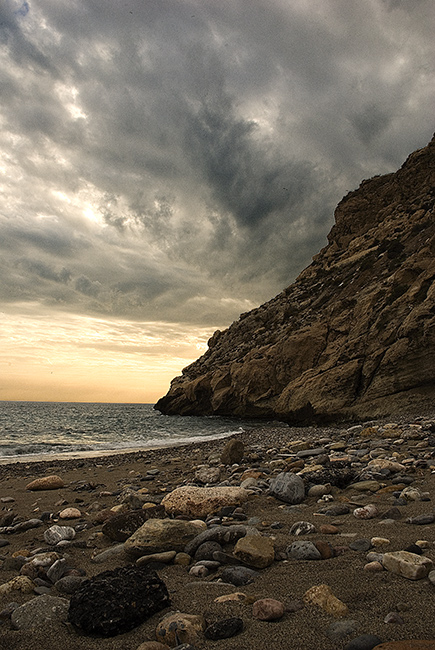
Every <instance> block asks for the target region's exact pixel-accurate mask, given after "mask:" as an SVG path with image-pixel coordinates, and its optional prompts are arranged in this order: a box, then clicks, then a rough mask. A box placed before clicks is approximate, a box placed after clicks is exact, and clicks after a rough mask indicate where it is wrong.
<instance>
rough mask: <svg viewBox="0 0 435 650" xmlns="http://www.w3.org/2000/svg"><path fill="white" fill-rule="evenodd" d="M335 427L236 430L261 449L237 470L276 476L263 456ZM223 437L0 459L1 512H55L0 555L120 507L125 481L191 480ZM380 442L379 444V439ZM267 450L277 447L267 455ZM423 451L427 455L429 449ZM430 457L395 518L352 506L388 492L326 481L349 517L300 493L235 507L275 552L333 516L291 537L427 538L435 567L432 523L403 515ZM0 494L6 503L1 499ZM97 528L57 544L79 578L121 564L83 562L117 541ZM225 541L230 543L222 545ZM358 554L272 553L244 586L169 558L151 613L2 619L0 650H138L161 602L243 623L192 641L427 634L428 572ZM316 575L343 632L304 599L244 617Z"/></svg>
mask: <svg viewBox="0 0 435 650" xmlns="http://www.w3.org/2000/svg"><path fill="white" fill-rule="evenodd" d="M339 435H340V431H339V430H337V429H327V428H323V429H316V428H309V429H308V428H307V429H292V428H290V427H289V428H283V427H280V428H277V429H267V430H266V429H258V430H253V431H250V432H246V433H244V434H237V435H236V436H234V437H235V438H239V439H241V440H242V441H243V442H244V445H245V456H248V457H249V452H255V453H257V455H259V456H261V453H259V450H260V452H261V450H263V452H262V453H263V454H264V456H263V458H261V457H260V458H259V459H258V460H257V461H256V462H254V461H252V460H246V461H245V460H243V461H242V466H241V467H242V468H244V469H248V468H251V467H255V466H257V467H258V466H260V467H261V466H268V467H269V468H270V467H272V473H273V472H275V473H277V472H278V471H282V468H281V466H280V464H279V462H278V464H277V465H276V466H275V468H274V467H273V464H272V466H271V465H270V464H269V465H268V463H270V459H273V458H278V460H279V456H278V452H279V450H280V449H282V448H285V447H286V445H287V444H288V443H289V442H290V441H292V440H296V439H303V440H312V441H313V446H314V445H315V444H316V443H317V441H318V440H319V439H322V438H325V437H327V436H329V437H330V438H331V439H332V440H334V439H336V438H337V436H339ZM426 436H427V432H426ZM423 437H424V436H423ZM226 442H227V441H226V440H217V441H207V442H202V443H200V444H198V443H193V444H189V445H184V446H182V447H170V448H164V449H157V450H144V451H135V452H133V453H125V454H114V455H112V454H111V455H106V456H101V457H97V458H89V457H87V458H74V459H67V460H65V459H61V460H60V459H56V460H54V459H52V460H46V461H39V462H24V463H13V464H9V465H2V466H0V498H1V499H2V503H1V511H0V514H1V516H3V517H4V516H5V515H7V513H8V512H13V513H14V514H15V515H18V516H20V517H21V519H22V520H23V521H24V520H27V519H31V518H37V517H39V516H40V515H41V513H44V512H50V513H52V515H53V516H54V519H52V520H51V521H47V522H44V524H43V526H41V527H38V528H35V529H31V530H27V531H25V532H21V533H16V534H11V535H4V534H1V533H0V538H1V539H5V540H7V541H8V542H9V543H10V544H9V545H7V546H4V547H3V548H0V555H1V557H2V558H3V559H4V560H5V559H6V558H10V557H11V556H12V555H13V554H14V553H16V552H17V551H23V550H27V551H33V550H35V549H36V548H40V547H43V548H47V545H46V544H45V542H44V538H43V533H44V530H46V529H47V528H48V527H49V526H51V525H53V524H54V523H58V524H60V525H72V526H76V525H77V524H78V523H84V522H92V521H94V518H95V515H96V513H97V512H98V510H101V509H103V508H111V507H113V506H115V505H117V504H119V501H118V499H117V495H118V494H119V492H120V491H122V489H123V488H125V487H126V486H128V485H132V486H134V487H135V488H136V489H137V488H146V489H147V490H148V491H149V496H150V500H154V501H158V500H159V499H160V498H161V497H162V496H163V495H165V494H166V493H168V492H170V491H171V490H172V489H174V488H175V487H177V486H179V485H182V484H184V483H186V482H189V481H193V478H194V475H195V471H196V469H197V467H198V465H202V464H206V463H207V461H208V458H209V457H210V455H211V454H213V453H214V454H215V455H216V454H220V452H221V451H222V450H223V448H224V446H225V444H226ZM386 445H387V443H385V445H384V446H386ZM269 447H270V448H274V449H275V450H276V451H275V452H271V453H269V454H267V453H266V452H267V449H268V448H269ZM422 451H426V453H427V448H426V449H423V450H422ZM429 451H430V449H429ZM432 464H435V458H434V459H433V460H432V461H430V462H429V463H427V466H426V467H425V468H417V469H416V470H413V474H412V478H413V479H414V482H413V487H417V488H418V489H419V490H420V491H421V492H428V493H429V495H430V497H431V498H432V501H413V502H412V503H411V502H410V503H409V504H408V505H406V506H404V507H403V510H402V511H403V516H402V518H401V519H400V520H397V521H394V522H392V523H390V524H389V525H383V524H382V520H381V519H380V518H379V517H378V518H375V519H370V520H362V519H356V518H355V517H354V516H353V514H352V509H353V508H355V507H356V505H357V503H358V499H360V502H361V505H363V504H364V503H369V502H371V503H375V504H376V505H377V506H378V508H379V510H380V511H381V512H383V511H387V510H388V509H389V508H390V507H391V499H392V496H391V492H386V493H385V492H384V493H375V494H372V493H363V495H362V496H361V493H359V494H357V493H356V492H355V491H352V489H349V488H347V489H343V490H336V491H335V495H334V498H335V500H334V503H342V502H347V503H349V502H350V503H351V505H352V504H353V503H354V502H353V499H357V501H356V502H355V503H354V505H352V509H351V512H350V514H348V515H344V516H335V517H326V516H324V515H318V514H316V513H317V512H318V510H319V507H320V506H319V504H318V503H317V499H316V498H314V497H307V498H306V499H305V500H304V502H303V503H302V504H301V505H300V506H299V507H297V508H293V509H291V508H286V507H285V504H284V503H283V502H282V501H279V500H278V499H276V498H274V497H271V496H269V495H268V494H267V492H266V491H263V492H262V493H261V494H259V495H252V496H251V497H250V499H249V500H248V501H247V502H246V503H244V504H243V506H242V508H243V512H244V513H245V514H246V516H247V518H248V519H250V518H253V517H257V518H258V521H259V523H258V524H257V528H258V529H259V531H260V532H261V533H262V534H264V535H268V536H272V538H273V539H274V545H275V548H276V549H277V550H282V551H283V550H285V548H286V547H287V546H288V545H289V544H291V543H292V542H293V541H295V539H299V538H296V537H295V536H294V535H293V536H292V535H290V533H289V530H290V527H291V526H292V524H294V523H295V522H296V521H301V520H304V521H309V522H311V523H313V524H315V525H316V527H318V526H320V524H324V523H332V524H336V525H337V528H338V529H339V533H338V534H336V535H325V534H320V533H314V534H312V535H309V536H303V537H302V538H301V539H309V540H324V541H327V542H329V543H330V544H332V545H333V546H334V547H339V546H344V547H346V546H347V545H348V544H349V542H350V541H352V540H354V539H359V538H368V539H371V538H372V537H374V536H378V537H385V538H388V539H389V540H390V543H389V545H388V547H383V548H382V551H387V550H388V551H398V550H403V549H405V548H406V547H408V546H409V545H410V544H413V543H415V542H416V541H417V540H426V541H427V542H428V548H427V550H426V551H425V556H426V557H428V558H430V559H431V560H433V562H434V564H435V545H434V541H435V524H428V525H423V526H416V525H410V524H408V523H406V518H407V517H411V516H412V517H414V516H416V515H419V514H427V513H432V512H433V511H434V502H433V498H434V495H435V474H433V473H432V469H431V465H432ZM153 469H155V470H159V471H158V473H157V474H156V475H155V478H154V479H152V480H144V476H145V475H146V473H147V471H149V470H153ZM52 474H56V475H58V476H60V477H61V478H62V479H63V481H64V483H65V487H62V488H60V489H56V490H45V491H38V492H32V491H29V490H27V489H26V485H27V484H28V483H29V482H30V481H32V480H33V479H35V478H38V477H41V476H47V475H52ZM239 474H240V472H239ZM226 476H228V477H229V478H230V479H231V473H230V468H226V470H225V472H224V476H223V478H225V477H226ZM385 484H386V485H390V484H391V480H389V479H386V480H385ZM10 498H13V499H14V501H10ZM69 506H72V507H76V508H79V509H80V511H81V513H82V518H81V519H79V520H74V521H72V522H71V521H62V520H60V521H56V514H57V513H59V512H60V511H61V510H62V509H63V508H65V507H69ZM276 522H280V523H281V524H282V527H281V528H278V529H277V528H275V527H272V528H271V527H270V526H271V524H274V523H276ZM236 523H238V522H236ZM241 523H244V522H241ZM100 531H101V525H92V526H90V527H89V528H86V529H85V530H82V531H80V532H79V533H78V534H77V537H76V540H75V541H77V540H79V541H80V542H81V544H79V545H74V544H73V545H71V546H69V547H68V548H67V549H65V550H64V551H63V552H62V553H63V556H64V557H65V558H67V561H68V565H69V566H71V567H75V568H79V569H83V570H84V571H85V572H86V576H87V577H91V576H94V575H97V574H98V573H100V572H102V571H106V570H108V569H114V568H115V567H117V566H126V565H127V564H128V562H127V561H126V560H125V559H121V558H118V559H116V560H113V559H112V560H109V561H107V562H105V563H103V564H97V563H95V562H94V561H92V556H93V555H94V554H96V553H98V552H99V551H103V550H104V549H107V548H110V547H111V546H114V545H115V544H116V543H114V542H111V541H110V540H109V539H108V538H106V537H105V536H104V535H102V534H101V532H100ZM227 550H228V551H231V549H230V548H229V549H227ZM374 550H376V549H374ZM130 562H131V560H130ZM366 562H367V560H366V552H361V551H352V550H349V549H347V550H346V551H345V552H343V553H342V554H340V555H337V556H336V557H332V558H330V559H325V560H321V561H302V560H285V561H275V562H274V563H273V564H272V565H271V566H269V567H268V568H266V569H263V570H261V571H260V572H259V573H260V575H259V576H258V577H257V578H256V579H255V581H254V582H253V583H251V584H248V585H245V586H243V587H234V586H229V585H228V584H223V583H219V582H218V581H217V575H218V574H217V575H216V574H214V573H211V574H210V575H209V576H207V577H206V578H203V579H198V578H196V577H194V576H191V575H189V574H188V568H186V567H185V566H176V565H173V564H171V565H167V566H165V567H164V568H162V569H161V570H160V571H159V575H160V577H161V578H162V579H163V580H164V582H165V584H166V586H167V588H168V590H169V593H170V597H171V601H172V605H171V607H170V608H169V609H168V610H163V611H162V612H160V613H158V614H155V615H154V616H152V617H151V618H150V619H149V620H148V621H146V622H145V623H143V624H142V625H140V626H139V627H137V628H135V629H134V630H132V631H130V632H128V633H125V634H122V635H118V636H116V637H111V638H101V637H90V636H87V635H84V634H81V633H80V632H78V631H77V630H75V629H74V628H73V627H72V626H71V625H68V624H65V623H56V624H45V625H43V626H42V627H41V626H39V627H35V628H33V629H31V630H13V629H11V625H10V621H9V620H7V619H6V620H4V621H3V622H2V623H0V649H1V650H3V649H5V650H15V649H17V650H18V649H19V650H45V649H47V650H52V649H54V648H56V649H57V648H60V649H61V650H82V649H83V650H85V649H86V650H94V649H95V650H97V649H98V650H115V649H116V650H121V649H122V650H136V649H137V648H138V646H139V645H140V644H141V643H143V642H145V641H152V640H155V628H156V625H157V623H158V622H159V620H160V619H161V618H162V617H163V616H164V615H165V614H166V613H167V612H168V611H173V610H179V611H181V612H184V613H189V614H202V615H204V616H205V618H206V620H207V622H208V623H211V622H214V621H216V620H219V619H223V618H229V617H232V616H237V617H241V618H242V619H243V622H244V630H243V632H242V633H241V634H238V635H237V636H235V637H233V638H229V639H225V640H221V641H209V640H207V639H205V638H204V639H202V640H200V641H199V642H198V643H196V644H195V648H197V649H198V650H203V649H205V648H225V650H252V649H253V648H255V649H257V648H258V649H260V648H274V649H275V648H276V649H278V650H280V649H284V648H285V649H287V648H292V649H295V650H297V649H306V650H329V649H331V650H332V649H336V648H344V647H345V645H346V643H347V642H348V641H349V639H351V638H352V637H356V636H358V635H359V634H364V633H370V634H375V635H378V636H379V637H380V638H381V639H382V641H388V640H400V639H435V620H434V619H435V617H434V614H435V585H434V584H432V583H431V582H430V581H429V580H428V579H427V578H425V579H422V580H418V581H414V580H407V579H405V578H403V577H401V576H397V575H394V574H393V573H391V572H389V571H386V570H384V571H380V572H376V573H371V572H368V571H365V570H364V565H365V564H366ZM4 566H5V563H4V562H3V567H2V568H0V584H3V583H6V582H8V581H9V580H11V579H12V578H14V577H15V576H16V575H18V573H19V571H17V570H16V569H14V570H5V568H4ZM320 584H327V585H328V586H329V587H330V588H331V590H332V592H333V593H334V594H335V595H336V596H337V597H338V598H339V599H340V600H341V601H343V602H344V603H345V604H346V605H347V606H348V609H349V613H348V615H347V616H346V617H345V618H346V620H349V619H350V620H353V621H355V630H356V631H355V632H354V633H352V634H351V635H350V636H346V637H344V638H343V639H337V638H332V639H331V638H330V637H329V636H328V631H329V630H330V626H331V624H333V623H334V622H336V621H337V620H339V619H334V618H333V617H332V616H331V615H329V614H327V613H325V612H324V611H323V610H322V609H320V608H318V607H315V606H312V605H305V606H304V607H303V608H301V609H299V610H298V611H294V612H290V611H288V612H286V613H285V614H284V616H283V617H282V618H281V619H280V620H278V621H274V622H267V621H260V620H256V619H255V618H254V617H253V615H252V602H253V601H255V600H257V599H260V598H274V599H277V600H280V601H282V602H283V603H284V604H285V605H289V606H290V609H291V603H293V602H294V601H301V600H302V599H303V596H304V594H305V592H306V591H307V590H308V589H310V588H311V587H313V586H314V585H320ZM236 591H241V592H243V593H244V594H246V596H247V597H248V598H247V599H246V600H245V601H243V602H227V603H220V604H218V603H215V602H214V600H215V598H216V597H217V596H220V595H222V594H229V593H232V592H236ZM51 593H52V594H53V595H57V596H61V597H66V596H65V595H64V594H59V593H57V591H56V589H55V588H54V587H53V588H52V590H51ZM32 597H34V594H30V595H29V594H27V595H25V594H21V593H19V592H13V593H11V594H8V595H5V596H0V610H3V609H4V608H5V607H6V606H7V605H8V603H10V602H12V601H13V602H16V603H19V604H21V603H24V602H26V601H28V600H30V598H32ZM392 611H396V612H399V614H400V616H401V618H402V620H403V623H401V624H398V623H396V624H391V623H390V624H388V623H385V622H384V619H385V616H386V615H387V614H388V613H390V612H392ZM434 647H435V642H434Z"/></svg>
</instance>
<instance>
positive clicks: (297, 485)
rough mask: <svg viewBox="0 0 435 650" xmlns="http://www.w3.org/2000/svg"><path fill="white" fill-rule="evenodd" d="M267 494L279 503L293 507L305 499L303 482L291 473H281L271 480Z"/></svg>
mask: <svg viewBox="0 0 435 650" xmlns="http://www.w3.org/2000/svg"><path fill="white" fill-rule="evenodd" d="M269 493H270V494H271V495H272V496H274V497H275V498H277V499H279V500H280V501H284V502H285V503H290V504H292V505H295V504H297V503H301V502H302V501H303V500H304V498H305V486H304V482H303V480H302V479H301V477H300V476H297V475H296V474H293V473H292V472H281V473H280V474H278V476H276V477H275V478H274V479H272V480H271V482H270V487H269Z"/></svg>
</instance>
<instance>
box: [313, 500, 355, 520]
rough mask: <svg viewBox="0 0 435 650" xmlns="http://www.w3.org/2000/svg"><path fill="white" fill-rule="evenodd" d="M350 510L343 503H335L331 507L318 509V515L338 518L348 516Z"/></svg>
mask: <svg viewBox="0 0 435 650" xmlns="http://www.w3.org/2000/svg"><path fill="white" fill-rule="evenodd" d="M349 512H350V508H349V506H348V505H346V504H345V503H335V504H334V505H333V506H326V507H324V508H320V510H319V513H320V514H322V515H326V516H327V517H340V516H341V515H348V514H349Z"/></svg>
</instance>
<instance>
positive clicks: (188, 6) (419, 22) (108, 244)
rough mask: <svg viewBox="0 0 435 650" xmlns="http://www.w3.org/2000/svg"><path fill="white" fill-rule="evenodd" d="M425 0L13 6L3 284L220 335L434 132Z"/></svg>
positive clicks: (4, 14) (5, 125) (5, 33)
mask: <svg viewBox="0 0 435 650" xmlns="http://www.w3.org/2000/svg"><path fill="white" fill-rule="evenodd" d="M432 12H433V4H432V0H419V1H418V2H415V3H412V5H411V4H410V3H408V2H402V1H400V0H372V1H371V2H369V3H361V2H357V1H356V0H355V1H354V0H313V2H309V3H308V2H305V1H303V0H298V1H296V2H292V3H288V2H285V1H284V0H272V1H269V2H265V0H249V1H248V0H231V1H230V0H220V1H219V2H215V1H214V0H201V2H200V1H199V0H179V1H178V2H176V3H174V2H172V1H171V2H169V1H168V0H147V2H143V0H125V1H124V2H122V3H120V2H118V1H117V0H106V1H105V2H104V3H101V2H100V1H99V0H68V2H67V1H66V0H45V1H44V3H38V2H35V1H31V0H28V2H22V0H7V2H5V3H3V4H2V5H0V42H1V43H2V44H3V49H2V53H1V54H0V63H1V66H0V91H1V93H2V107H1V109H0V120H1V130H0V148H1V151H2V154H3V155H2V162H1V163H0V166H1V169H2V178H3V180H2V181H0V191H1V193H2V197H3V201H2V208H1V210H0V233H1V237H0V246H1V247H2V257H1V262H0V293H1V295H2V297H3V300H5V301H8V302H9V303H12V302H14V301H16V302H20V303H22V302H23V301H29V302H30V301H32V302H36V303H37V302H40V303H41V304H44V305H50V306H51V307H52V308H56V307H59V308H62V309H63V310H70V311H71V312H76V313H79V314H88V313H90V314H94V315H95V314H112V315H115V316H118V317H125V318H131V319H141V318H142V319H143V318H147V319H149V320H155V321H159V322H161V321H180V322H181V321H184V322H190V323H194V324H195V323H198V324H202V325H208V326H215V325H216V326H218V325H219V326H221V325H224V324H225V323H228V322H230V321H231V320H233V319H234V318H236V317H237V316H238V314H239V313H240V312H241V311H246V310H247V309H248V308H249V307H250V306H253V305H254V304H256V303H258V302H261V301H263V300H266V299H268V298H270V297H272V296H273V295H274V294H275V293H276V292H278V291H279V290H280V289H282V288H283V287H284V286H286V285H287V284H289V283H290V282H291V281H292V280H293V279H294V277H295V276H296V275H297V273H298V272H299V271H300V270H301V269H302V268H303V267H304V266H305V265H306V264H307V263H309V261H310V258H311V256H312V255H313V254H315V253H316V252H317V251H318V250H319V249H320V248H321V247H322V246H323V245H324V244H325V242H326V239H325V237H326V234H327V232H328V230H329V229H330V227H331V225H332V220H333V209H334V207H335V205H336V203H337V202H338V201H339V200H340V198H341V197H342V196H343V194H344V193H346V192H347V191H348V190H351V189H354V188H355V187H356V186H357V185H358V184H359V182H360V181H361V180H362V179H363V178H366V177H369V176H373V175H375V174H379V173H385V172H389V171H392V170H394V169H395V168H397V167H398V166H400V164H401V163H402V162H403V160H404V159H405V157H406V156H407V155H408V154H409V153H410V152H411V151H412V150H414V149H416V148H417V147H419V146H424V145H425V144H426V142H427V141H428V140H429V139H430V137H431V134H432V130H433V124H432V123H431V115H432V107H433V100H434V94H435V90H434V86H433V81H432V80H433V61H434V60H435V59H434V54H435V52H434V50H435V46H434V44H433V38H432V34H431V29H430V27H429V25H430V22H431V17H432V16H433V14H432Z"/></svg>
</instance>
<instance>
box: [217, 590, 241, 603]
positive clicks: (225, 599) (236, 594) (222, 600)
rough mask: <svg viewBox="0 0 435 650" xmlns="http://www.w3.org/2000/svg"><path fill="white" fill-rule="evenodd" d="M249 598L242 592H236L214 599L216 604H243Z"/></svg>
mask: <svg viewBox="0 0 435 650" xmlns="http://www.w3.org/2000/svg"><path fill="white" fill-rule="evenodd" d="M246 598H247V596H246V594H244V593H242V592H241V591H235V592H234V593H232V594H224V595H223V596H218V597H217V598H215V599H214V602H215V603H226V602H228V601H235V602H243V601H245V600H246Z"/></svg>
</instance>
